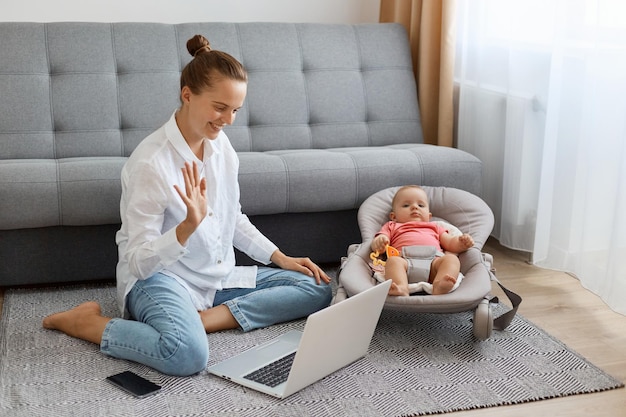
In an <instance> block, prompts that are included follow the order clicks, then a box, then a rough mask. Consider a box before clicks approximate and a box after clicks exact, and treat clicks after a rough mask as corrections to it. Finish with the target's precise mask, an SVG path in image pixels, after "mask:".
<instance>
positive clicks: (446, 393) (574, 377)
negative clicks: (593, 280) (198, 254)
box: [0, 284, 623, 417]
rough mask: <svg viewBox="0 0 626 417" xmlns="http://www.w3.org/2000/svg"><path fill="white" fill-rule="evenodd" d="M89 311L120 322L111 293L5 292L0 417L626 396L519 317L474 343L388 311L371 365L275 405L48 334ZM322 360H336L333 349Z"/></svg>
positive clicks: (456, 317) (379, 412) (443, 320)
mask: <svg viewBox="0 0 626 417" xmlns="http://www.w3.org/2000/svg"><path fill="white" fill-rule="evenodd" d="M86 300H97V301H99V302H100V303H102V306H103V310H104V312H105V313H106V314H109V315H116V314H117V311H116V307H115V289H114V287H113V286H110V285H104V284H103V285H95V286H94V285H90V286H73V287H64V288H61V289H11V290H7V292H6V294H5V302H4V308H3V317H2V321H1V322H0V415H10V416H29V417H30V416H66V415H80V416H90V415H91V416H96V415H102V416H105V415H106V416H141V415H143V416H183V415H184V416H289V417H294V416H355V417H365V416H413V415H426V414H437V413H445V412H451V411H459V410H468V409H476V408H484V407H493V406H498V405H505V404H517V403H523V402H529V401H536V400H541V399H547V398H554V397H560V396H566V395H573V394H580V393H589V392H597V391H603V390H607V389H613V388H618V387H622V386H623V384H622V383H621V382H620V381H617V380H615V379H614V378H612V377H611V376H609V375H607V374H606V373H604V372H603V371H601V370H600V369H598V368H596V367H595V366H594V365H592V364H591V363H589V362H588V361H586V360H585V359H584V358H582V357H581V356H579V355H578V354H576V353H575V352H572V351H571V350H570V349H568V348H567V347H566V346H564V345H563V344H562V343H561V342H559V341H558V340H556V339H554V338H553V337H551V336H550V335H548V334H546V333H545V332H544V331H542V330H540V329H538V328H537V327H536V326H534V325H533V324H532V323H530V322H528V321H527V320H525V319H524V318H523V317H520V316H517V317H516V318H515V319H514V321H513V323H512V324H511V326H510V327H509V328H508V329H507V330H506V331H504V332H494V334H493V335H492V337H491V338H490V339H488V340H486V341H483V342H476V341H474V340H473V336H472V325H471V314H470V313H461V314H450V315H438V314H420V315H415V314H408V313H403V312H394V311H384V312H383V314H382V317H381V319H380V322H379V325H378V328H377V331H376V334H375V336H374V339H373V341H372V344H371V346H370V351H369V353H368V355H367V356H366V357H365V358H363V359H361V360H359V361H357V362H355V363H353V364H352V365H349V366H348V367H346V368H344V369H342V370H340V371H338V372H336V373H334V374H332V375H330V376H328V377H326V378H324V379H323V380H321V381H319V382H317V383H315V384H314V385H311V386H309V387H308V388H306V389H304V390H302V391H300V392H299V393H296V394H294V395H292V396H290V397H288V398H287V399H285V400H278V399H275V398H272V397H269V396H266V395H264V394H260V393H257V392H255V391H250V390H246V389H243V388H241V387H239V386H238V385H235V384H232V383H230V382H228V381H224V380H222V379H220V378H217V377H214V376H212V375H209V374H207V373H201V374H199V375H196V376H193V377H188V378H176V377H170V376H166V375H162V374H159V373H157V372H155V371H152V370H151V369H149V368H147V367H144V366H141V365H137V364H134V363H130V362H126V361H122V360H116V359H112V358H108V357H106V356H104V355H103V354H101V353H99V351H98V349H97V347H96V346H95V345H92V344H89V343H86V342H81V341H78V340H75V339H72V338H69V337H67V336H65V335H63V334H60V333H59V332H54V331H48V330H45V329H43V328H41V320H42V318H43V317H44V316H45V315H47V314H49V313H51V312H55V311H60V310H65V309H68V308H70V307H73V306H75V305H77V304H79V303H81V302H83V301H86ZM493 308H494V309H495V312H496V313H499V312H502V311H504V310H506V307H504V306H501V305H494V306H493ZM303 325H304V321H303V320H299V321H295V322H290V323H286V324H282V325H277V326H272V327H271V328H267V329H261V330H256V331H253V332H250V333H242V332H240V331H226V332H221V333H217V334H211V335H209V336H207V337H208V341H209V344H210V347H211V363H212V362H213V361H219V360H221V359H223V358H226V357H229V356H231V355H233V354H235V353H237V352H239V351H242V350H244V349H247V348H249V347H252V346H253V345H255V344H257V343H259V342H262V341H265V340H267V339H269V338H271V337H274V336H275V335H277V334H280V333H282V332H284V331H286V330H290V329H302V328H303ZM320 354H321V355H332V354H333V351H332V341H329V345H328V350H327V351H325V352H320ZM124 370H132V371H134V372H136V373H138V374H140V375H143V376H145V377H146V378H148V379H150V380H152V381H154V382H156V383H158V384H160V385H162V386H163V389H162V390H161V392H160V393H158V394H156V395H154V396H152V397H148V398H145V399H141V400H138V399H135V398H133V397H131V396H129V395H127V394H125V393H124V392H123V391H121V390H118V389H117V388H115V387H113V386H112V385H110V384H109V383H107V382H105V377H107V376H108V375H111V374H114V373H118V372H121V371H124Z"/></svg>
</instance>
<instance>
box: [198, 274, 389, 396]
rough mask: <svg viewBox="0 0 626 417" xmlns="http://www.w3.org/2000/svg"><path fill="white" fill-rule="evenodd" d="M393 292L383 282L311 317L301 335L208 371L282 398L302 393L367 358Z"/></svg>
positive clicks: (285, 337) (283, 337)
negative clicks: (388, 297)
mask: <svg viewBox="0 0 626 417" xmlns="http://www.w3.org/2000/svg"><path fill="white" fill-rule="evenodd" d="M390 286H391V280H388V281H385V282H384V283H381V284H378V285H376V286H374V287H372V288H369V289H367V290H365V291H363V292H361V293H359V294H357V295H355V296H352V297H349V298H347V299H345V300H344V301H341V302H339V303H337V304H333V305H332V306H330V307H327V308H325V309H323V310H320V311H318V312H316V313H314V314H311V315H310V316H309V317H308V318H307V321H306V324H305V326H304V330H303V331H299V330H292V331H289V332H287V333H284V334H283V335H281V336H278V337H277V338H274V339H272V340H270V341H268V342H266V343H263V344H261V345H258V346H256V347H253V348H251V349H249V350H246V351H244V352H242V353H240V354H238V355H235V356H233V357H231V358H229V359H226V360H225V361H223V362H220V363H218V364H215V365H212V366H210V367H209V368H208V371H209V372H210V373H212V374H214V375H217V376H220V377H222V378H226V379H228V380H230V381H233V382H236V383H238V384H241V385H243V386H246V387H248V388H252V389H254V390H257V391H260V392H263V393H265V394H269V395H272V396H274V397H278V398H285V397H287V396H289V395H291V394H293V393H295V392H297V391H300V390H301V389H303V388H305V387H307V386H309V385H311V384H312V383H314V382H316V381H318V380H320V379H322V378H324V377H325V376H327V375H330V374H331V373H333V372H335V371H337V370H339V369H341V368H343V367H344V366H346V365H349V364H350V363H352V362H354V361H356V360H357V359H360V358H362V357H364V356H365V354H366V353H367V350H368V348H369V345H370V342H371V340H372V337H373V336H374V330H376V325H377V324H378V319H379V318H380V314H381V311H382V309H383V304H384V303H385V299H386V297H387V293H388V292H389V287H390ZM270 368H272V369H270ZM274 368H276V369H274ZM281 371H282V374H281Z"/></svg>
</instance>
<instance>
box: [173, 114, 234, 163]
mask: <svg viewBox="0 0 626 417" xmlns="http://www.w3.org/2000/svg"><path fill="white" fill-rule="evenodd" d="M165 134H166V136H167V139H168V140H169V141H170V143H171V144H172V146H174V149H176V152H178V153H179V154H180V155H181V156H182V157H183V158H184V159H185V160H186V161H194V160H195V161H198V158H197V157H196V155H194V153H193V152H192V151H191V148H190V147H189V145H187V141H186V140H185V138H184V136H183V134H182V132H181V131H180V129H179V128H178V124H177V123H176V111H174V113H172V116H171V117H170V120H168V121H167V123H166V124H165ZM222 135H224V132H220V134H219V136H218V137H217V138H216V139H213V140H205V141H204V159H205V160H206V159H208V158H210V157H211V155H213V154H219V153H220V151H219V146H217V145H218V143H217V141H220V140H221V139H222ZM201 162H204V161H201Z"/></svg>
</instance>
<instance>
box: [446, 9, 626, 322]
mask: <svg viewBox="0 0 626 417" xmlns="http://www.w3.org/2000/svg"><path fill="white" fill-rule="evenodd" d="M457 22H458V25H459V26H458V30H457V37H458V38H457V51H456V65H455V82H456V84H457V85H458V88H459V101H458V106H459V110H458V124H457V129H458V131H457V137H458V147H459V148H461V149H464V150H466V151H469V152H471V153H472V154H474V155H476V156H477V157H479V158H480V159H481V160H482V161H483V163H484V176H483V182H484V190H483V198H484V199H485V201H486V202H487V203H488V204H489V205H490V206H491V208H492V209H493V211H494V213H495V215H496V219H497V221H496V227H495V228H494V236H495V237H496V238H497V239H498V240H499V241H500V242H501V243H502V244H503V245H505V246H508V247H511V248H514V249H519V250H524V251H528V252H530V253H531V254H532V260H533V263H535V264H537V265H539V266H543V267H547V268H554V269H559V270H563V271H567V272H570V273H572V274H573V275H575V276H576V277H578V278H579V279H580V281H581V282H582V284H583V285H584V286H585V287H586V288H588V289H590V290H591V291H593V292H594V293H596V294H598V295H599V296H600V297H601V298H602V299H603V300H604V301H605V302H606V303H607V304H608V305H609V306H610V307H611V308H612V309H614V310H615V311H617V312H620V313H622V314H626V2H624V1H623V0H549V1H546V0H459V1H458V16H457Z"/></svg>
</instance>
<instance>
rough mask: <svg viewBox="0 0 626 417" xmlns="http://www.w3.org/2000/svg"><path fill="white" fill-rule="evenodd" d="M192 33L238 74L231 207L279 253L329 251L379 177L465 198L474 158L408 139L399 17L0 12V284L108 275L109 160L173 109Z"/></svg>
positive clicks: (114, 207) (339, 252) (336, 249)
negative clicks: (12, 15)
mask: <svg viewBox="0 0 626 417" xmlns="http://www.w3.org/2000/svg"><path fill="white" fill-rule="evenodd" d="M196 33H200V34H203V35H205V36H206V37H207V38H208V39H209V40H210V41H211V43H212V46H213V47H214V48H215V49H221V50H224V51H227V52H230V53H231V54H233V55H234V56H235V57H237V58H238V59H240V60H241V61H242V62H243V64H244V65H245V66H246V67H247V69H248V71H249V79H250V81H249V88H248V91H249V92H248V97H247V99H246V103H245V106H244V108H243V109H242V111H241V112H240V113H239V115H238V117H237V120H236V123H235V124H234V125H233V126H230V127H228V128H227V129H226V132H227V134H228V136H229V138H230V140H231V142H232V144H233V146H234V147H235V149H236V150H237V151H238V152H239V157H240V163H241V165H240V185H241V196H242V197H241V204H242V208H243V211H244V212H245V213H246V214H248V215H249V216H250V218H251V219H252V221H253V222H254V223H255V224H256V225H257V226H258V227H259V229H261V230H262V231H263V232H264V233H266V234H267V235H268V236H269V237H270V238H271V239H272V240H274V241H275V242H276V244H278V245H279V247H281V248H282V249H283V250H284V251H285V252H287V253H289V254H292V255H307V256H310V257H311V258H313V259H314V260H315V261H317V262H320V263H325V262H338V261H339V259H340V257H341V256H343V255H345V253H346V249H347V246H348V245H349V244H350V243H354V242H358V241H360V233H359V229H358V226H357V221H356V209H357V208H358V207H359V205H360V203H361V202H362V201H363V200H364V199H365V198H367V197H368V196H369V195H371V194H373V193H374V192H376V191H378V190H381V189H384V188H387V187H391V186H395V185H401V184H406V183H417V184H423V185H430V186H447V187H454V188H459V189H463V190H466V191H469V192H471V193H473V194H477V195H480V193H481V169H482V168H481V162H480V161H479V160H478V159H477V158H475V157H473V156H472V155H469V154H467V153H465V152H462V151H460V150H457V149H452V148H445V147H437V146H432V145H424V144H423V140H422V132H421V125H420V118H419V109H418V103H417V94H416V87H415V82H414V76H413V72H412V69H411V59H410V52H409V46H408V41H407V36H406V33H405V31H404V29H403V28H402V27H401V26H399V25H395V24H365V25H324V24H286V23H239V24H237V23H189V24H176V25H171V24H156V23H155V24H151V23H113V24H108V23H79V22H68V23H48V24H42V23H15V22H3V23H0V40H1V41H0V286H13V285H25V284H48V283H56V282H59V283H60V282H74V281H89V280H106V279H112V278H114V273H115V264H116V262H117V250H116V245H115V241H114V236H115V232H116V231H117V229H118V227H119V221H120V218H119V197H120V192H121V188H120V181H119V177H120V170H121V168H122V166H123V164H124V162H125V160H126V158H127V157H128V155H130V153H131V152H132V151H133V149H134V148H135V146H136V145H137V144H138V143H139V142H140V141H141V140H142V138H144V137H145V136H147V135H148V134H149V133H150V132H152V131H153V130H154V129H156V128H157V127H159V126H160V125H162V124H163V123H164V122H165V121H166V120H167V119H168V117H169V116H170V115H171V114H172V112H173V111H174V110H175V109H176V108H177V107H178V105H179V98H178V96H179V90H180V86H179V75H180V71H181V69H182V67H183V66H184V65H185V64H186V63H187V62H188V60H189V59H190V58H191V57H190V56H189V55H188V53H187V51H186V49H185V42H186V40H187V39H188V38H190V37H191V36H193V35H194V34H196ZM238 259H239V261H240V262H242V263H247V262H250V260H249V259H247V258H246V257H245V256H241V255H239V257H238Z"/></svg>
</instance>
